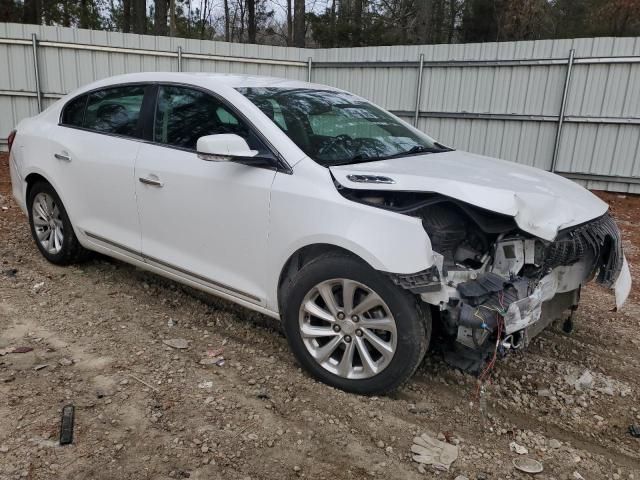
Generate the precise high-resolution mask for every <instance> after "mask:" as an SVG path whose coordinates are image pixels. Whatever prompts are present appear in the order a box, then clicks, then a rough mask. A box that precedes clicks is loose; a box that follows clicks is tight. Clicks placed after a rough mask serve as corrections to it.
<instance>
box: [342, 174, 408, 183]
mask: <svg viewBox="0 0 640 480" xmlns="http://www.w3.org/2000/svg"><path fill="white" fill-rule="evenodd" d="M347 178H348V179H349V180H351V181H352V182H354V183H386V184H390V183H396V182H395V181H394V180H393V179H392V178H389V177H383V176H380V175H347Z"/></svg>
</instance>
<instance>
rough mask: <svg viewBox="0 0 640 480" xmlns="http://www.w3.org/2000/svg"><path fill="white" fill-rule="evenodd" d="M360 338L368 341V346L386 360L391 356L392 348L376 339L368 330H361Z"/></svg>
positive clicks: (378, 338)
mask: <svg viewBox="0 0 640 480" xmlns="http://www.w3.org/2000/svg"><path fill="white" fill-rule="evenodd" d="M362 336H363V337H364V338H366V339H367V340H368V341H369V344H370V345H371V346H372V347H373V348H375V349H376V350H377V351H378V352H379V353H380V354H381V355H382V356H383V357H385V358H388V357H391V356H392V355H393V347H392V346H391V345H390V344H388V343H387V342H385V341H384V340H382V339H381V338H380V337H378V336H377V335H376V334H375V333H373V332H371V331H370V330H368V329H366V328H363V329H362Z"/></svg>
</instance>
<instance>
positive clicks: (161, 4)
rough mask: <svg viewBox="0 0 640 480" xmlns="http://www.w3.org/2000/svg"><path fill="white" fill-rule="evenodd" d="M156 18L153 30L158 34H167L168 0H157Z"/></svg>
mask: <svg viewBox="0 0 640 480" xmlns="http://www.w3.org/2000/svg"><path fill="white" fill-rule="evenodd" d="M155 6H156V11H155V19H154V25H153V31H154V33H155V34H156V35H166V34H167V7H168V5H167V0H155Z"/></svg>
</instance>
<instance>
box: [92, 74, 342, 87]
mask: <svg viewBox="0 0 640 480" xmlns="http://www.w3.org/2000/svg"><path fill="white" fill-rule="evenodd" d="M139 82H174V83H185V84H192V85H199V86H203V87H209V88H211V89H212V90H216V89H218V88H220V87H221V86H226V87H229V88H242V87H277V88H310V89H316V90H338V89H336V88H332V87H329V86H327V85H320V84H315V83H309V82H303V81H300V80H288V79H285V78H277V77H266V76H260V75H237V74H228V73H204V72H203V73H200V72H198V73H186V72H181V73H178V72H143V73H128V74H124V75H117V76H115V77H109V78H105V79H103V80H98V81H97V82H94V83H92V84H90V85H86V86H85V87H83V88H82V89H81V90H92V89H95V88H99V87H106V86H109V85H118V84H124V83H139Z"/></svg>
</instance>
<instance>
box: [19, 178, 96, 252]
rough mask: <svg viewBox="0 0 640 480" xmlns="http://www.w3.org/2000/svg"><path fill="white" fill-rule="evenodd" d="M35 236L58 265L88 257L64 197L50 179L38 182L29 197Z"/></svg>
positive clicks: (39, 248)
mask: <svg viewBox="0 0 640 480" xmlns="http://www.w3.org/2000/svg"><path fill="white" fill-rule="evenodd" d="M27 208H28V212H29V225H30V227H31V235H32V236H33V239H34V240H35V242H36V246H37V247H38V250H40V253H42V256H43V257H44V258H46V259H47V260H48V261H50V262H51V263H54V264H56V265H69V264H72V263H76V262H79V261H82V260H85V259H86V258H87V257H88V253H89V252H88V250H86V249H84V248H83V247H82V245H80V242H78V239H77V238H76V235H75V233H74V231H73V226H72V225H71V221H70V220H69V216H68V215H67V211H66V210H65V208H64V205H63V204H62V201H61V200H60V197H59V196H58V194H57V193H56V191H55V190H54V189H53V187H52V186H51V185H50V184H48V183H46V182H37V183H35V184H34V185H33V186H32V187H31V189H30V190H29V198H28V199H27Z"/></svg>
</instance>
